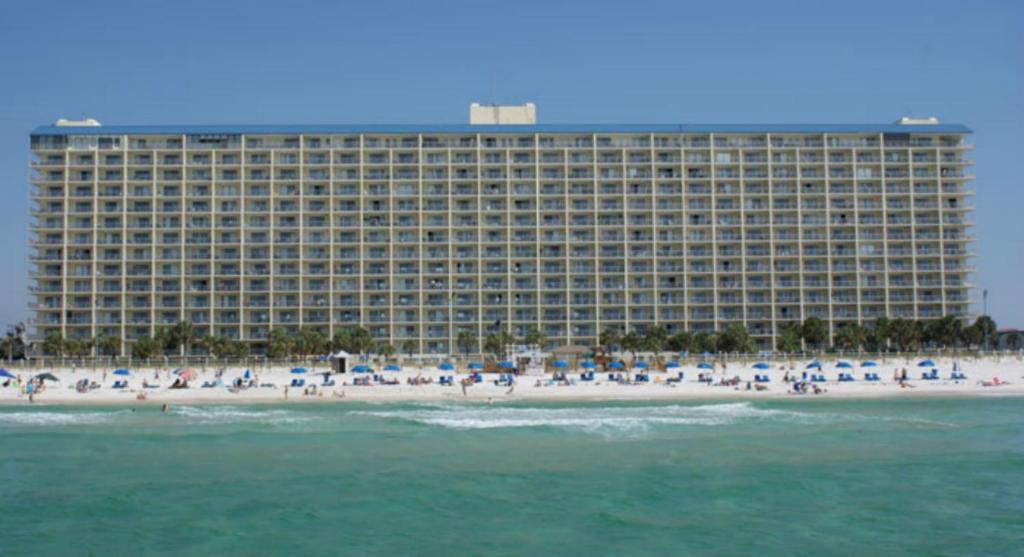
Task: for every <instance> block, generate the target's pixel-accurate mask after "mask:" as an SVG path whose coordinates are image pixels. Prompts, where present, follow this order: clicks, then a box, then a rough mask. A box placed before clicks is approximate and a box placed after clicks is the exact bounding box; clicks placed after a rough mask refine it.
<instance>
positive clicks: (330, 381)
mask: <svg viewBox="0 0 1024 557" xmlns="http://www.w3.org/2000/svg"><path fill="white" fill-rule="evenodd" d="M323 386H324V387H333V386H334V379H331V380H328V381H324V384H323Z"/></svg>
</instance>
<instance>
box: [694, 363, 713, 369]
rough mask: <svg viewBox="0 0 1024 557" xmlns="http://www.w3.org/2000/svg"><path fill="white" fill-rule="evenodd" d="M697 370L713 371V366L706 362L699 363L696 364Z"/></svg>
mask: <svg viewBox="0 0 1024 557" xmlns="http://www.w3.org/2000/svg"><path fill="white" fill-rule="evenodd" d="M697 369H715V366H713V365H711V364H709V363H707V362H701V363H699V364H697Z"/></svg>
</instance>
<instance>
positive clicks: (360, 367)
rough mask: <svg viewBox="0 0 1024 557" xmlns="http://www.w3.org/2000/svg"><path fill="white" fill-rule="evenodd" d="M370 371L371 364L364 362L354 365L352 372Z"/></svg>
mask: <svg viewBox="0 0 1024 557" xmlns="http://www.w3.org/2000/svg"><path fill="white" fill-rule="evenodd" d="M368 371H370V366H366V365H363V364H359V365H357V366H353V367H352V373H366V372H368Z"/></svg>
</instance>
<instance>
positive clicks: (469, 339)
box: [455, 329, 477, 358]
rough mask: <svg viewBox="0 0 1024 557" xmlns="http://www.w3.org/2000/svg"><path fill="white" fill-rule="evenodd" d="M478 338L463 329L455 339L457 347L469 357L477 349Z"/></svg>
mask: <svg viewBox="0 0 1024 557" xmlns="http://www.w3.org/2000/svg"><path fill="white" fill-rule="evenodd" d="M476 343H477V337H476V335H475V334H473V333H472V331H469V330H467V329H462V330H461V331H459V334H458V335H457V336H456V337H455V345H456V346H458V347H459V349H460V350H462V354H463V355H464V356H465V357H467V358H468V357H469V353H470V352H472V351H473V349H474V348H476Z"/></svg>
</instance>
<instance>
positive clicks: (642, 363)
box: [633, 362, 650, 369]
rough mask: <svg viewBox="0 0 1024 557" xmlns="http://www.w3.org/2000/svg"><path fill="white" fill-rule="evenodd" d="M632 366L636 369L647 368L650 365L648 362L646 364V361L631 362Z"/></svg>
mask: <svg viewBox="0 0 1024 557" xmlns="http://www.w3.org/2000/svg"><path fill="white" fill-rule="evenodd" d="M633 367H635V368H637V369H647V368H648V367H650V364H648V363H647V362H637V363H635V364H633Z"/></svg>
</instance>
